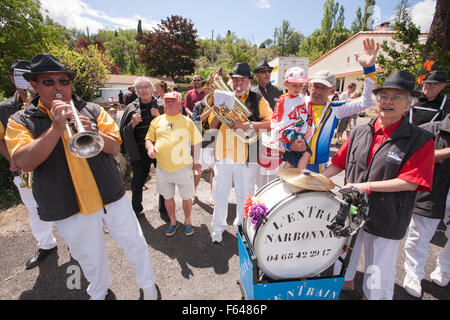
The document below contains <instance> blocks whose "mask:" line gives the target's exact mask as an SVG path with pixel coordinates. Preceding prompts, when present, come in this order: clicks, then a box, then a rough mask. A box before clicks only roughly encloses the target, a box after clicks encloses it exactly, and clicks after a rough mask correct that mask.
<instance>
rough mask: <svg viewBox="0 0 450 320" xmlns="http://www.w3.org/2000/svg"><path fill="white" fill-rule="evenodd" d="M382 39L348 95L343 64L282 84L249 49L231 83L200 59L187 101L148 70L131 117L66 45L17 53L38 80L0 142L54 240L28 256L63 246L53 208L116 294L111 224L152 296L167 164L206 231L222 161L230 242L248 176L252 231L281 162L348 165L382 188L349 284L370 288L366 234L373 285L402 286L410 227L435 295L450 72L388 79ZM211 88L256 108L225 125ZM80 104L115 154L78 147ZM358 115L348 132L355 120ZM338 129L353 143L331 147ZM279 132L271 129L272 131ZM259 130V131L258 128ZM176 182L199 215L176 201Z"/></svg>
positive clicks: (42, 240)
mask: <svg viewBox="0 0 450 320" xmlns="http://www.w3.org/2000/svg"><path fill="white" fill-rule="evenodd" d="M379 49H380V46H379V44H377V43H375V42H374V41H373V40H369V39H366V40H364V41H363V47H362V52H361V53H359V54H356V59H357V61H358V63H359V64H360V66H361V68H362V69H363V74H364V84H363V89H362V92H360V91H358V90H357V85H356V84H354V83H351V84H350V85H349V86H348V88H347V91H346V92H344V93H343V94H342V95H341V96H340V97H339V96H338V97H337V98H333V96H334V95H335V90H336V76H335V74H333V73H332V72H330V71H328V70H322V71H319V72H317V73H316V74H313V75H310V76H309V77H307V76H306V73H305V71H304V70H302V69H301V68H299V67H294V68H291V69H289V70H287V71H286V75H285V82H284V86H285V88H286V90H281V89H280V88H277V87H275V86H273V85H272V84H271V82H270V73H271V72H272V70H273V68H272V67H271V66H270V65H269V64H268V63H267V62H266V61H261V62H260V63H259V64H258V65H257V67H256V68H255V69H254V70H253V72H252V70H251V68H250V66H249V64H248V63H246V62H240V63H237V64H236V65H235V67H234V70H233V73H232V74H230V81H229V83H228V85H229V86H230V88H231V91H230V92H224V91H221V90H215V91H214V90H212V89H211V88H209V87H204V80H208V79H202V78H201V76H200V75H195V76H194V77H193V89H192V90H190V91H188V92H187V93H186V95H185V98H184V102H183V98H182V95H181V94H180V93H178V92H176V91H173V90H169V89H168V88H167V84H166V83H164V82H160V83H158V84H156V86H155V85H154V84H153V82H152V81H151V80H150V79H149V78H147V77H139V78H137V79H136V81H135V83H134V85H133V86H132V87H130V92H129V93H126V94H124V95H122V96H121V97H120V98H119V99H121V102H123V106H124V110H123V114H122V115H121V116H120V119H117V120H116V121H117V122H116V121H115V119H114V118H113V117H112V116H111V115H110V114H108V113H107V112H106V111H105V109H104V108H102V107H100V106H98V105H96V104H94V103H90V102H86V101H83V100H82V99H81V98H80V97H78V96H76V95H74V94H73V93H72V80H73V78H74V74H73V73H71V72H70V71H69V70H67V69H66V68H65V67H64V66H63V65H62V64H61V63H60V62H59V61H58V60H57V59H56V58H55V57H54V56H52V55H50V54H39V55H37V56H35V57H33V58H32V59H31V61H23V60H17V61H16V62H14V64H13V65H12V66H11V74H12V73H13V71H14V69H15V68H20V69H25V70H27V71H26V72H25V73H24V74H23V77H24V78H25V79H26V80H27V81H28V82H29V83H30V85H31V86H32V88H33V90H32V92H33V95H32V96H31V97H28V96H27V95H28V94H29V92H27V90H24V89H20V88H18V89H17V91H16V93H15V95H14V97H13V98H11V99H8V100H6V101H4V102H2V103H1V104H0V153H1V155H2V156H4V157H5V158H6V159H8V160H9V161H10V169H11V171H12V172H13V175H14V176H15V177H14V183H15V184H16V186H17V188H18V190H19V192H20V195H21V198H22V201H23V203H24V204H25V205H26V207H27V209H28V212H29V214H30V225H31V230H32V233H33V235H34V237H35V239H36V240H37V242H38V247H39V248H38V251H37V253H36V255H35V256H34V257H32V258H31V259H30V261H28V262H27V263H26V268H27V269H30V268H33V267H35V266H36V265H38V263H39V262H40V261H42V260H43V259H44V258H45V257H46V256H48V255H49V254H51V253H52V252H54V251H55V250H56V248H57V247H56V240H55V238H54V236H53V234H52V223H53V224H54V225H55V226H56V229H57V231H58V232H59V233H60V235H61V236H62V238H63V239H64V241H65V242H66V243H67V245H68V247H69V248H70V253H71V255H72V257H73V258H74V259H76V260H77V261H78V262H79V264H80V266H81V268H82V270H83V273H84V275H85V277H86V279H87V280H88V282H89V287H88V289H87V292H88V294H89V296H90V297H91V299H105V297H107V295H108V288H109V286H110V284H111V277H110V272H109V262H108V259H107V256H106V249H105V243H104V240H103V228H104V227H105V228H107V230H108V232H109V233H110V234H111V236H112V238H113V239H114V240H115V241H116V242H117V243H118V244H119V245H120V246H121V247H122V248H123V250H124V253H125V256H126V258H127V259H128V261H129V262H130V263H131V264H132V265H133V267H134V268H135V270H136V281H137V283H138V284H139V286H140V288H141V297H142V298H144V299H156V298H157V289H156V284H155V279H154V276H153V264H152V258H151V256H150V254H149V250H148V247H147V243H146V242H145V239H144V236H143V234H142V230H141V228H140V225H139V222H138V219H137V218H139V217H140V216H141V215H142V212H143V211H144V210H145V208H144V206H143V196H148V197H153V196H154V195H150V194H144V193H143V188H144V185H145V183H146V181H147V178H148V175H149V172H150V169H151V166H152V165H153V167H154V168H155V170H156V190H157V193H158V195H157V197H159V212H160V215H161V218H162V219H163V220H164V221H166V222H167V224H168V225H167V231H166V236H167V237H172V236H174V235H175V234H176V232H177V230H178V229H179V228H182V229H183V232H184V235H185V236H186V237H191V236H193V235H194V228H193V224H195V221H192V217H191V212H192V205H193V201H194V200H195V198H196V192H197V186H198V184H199V182H200V178H201V174H202V171H203V170H210V172H211V174H210V177H211V179H210V184H211V189H210V190H211V191H210V200H209V204H210V205H211V206H212V207H213V208H214V209H213V216H212V219H211V241H212V242H213V243H215V244H219V243H221V242H222V241H223V240H222V234H223V232H224V230H225V229H226V227H227V214H228V203H229V194H230V192H231V189H232V188H234V189H235V194H236V219H235V221H234V222H233V226H234V228H235V230H236V231H237V230H238V227H239V226H240V225H242V224H243V220H244V205H245V199H246V197H247V196H248V195H254V194H255V193H256V191H257V190H258V189H259V188H261V187H262V186H263V185H265V184H266V183H268V182H270V181H272V180H273V179H275V178H276V177H277V172H278V170H280V169H281V168H298V170H299V172H301V170H303V169H308V170H310V171H313V172H317V173H321V174H323V175H324V176H326V177H333V176H334V175H336V174H338V173H339V172H341V171H344V170H345V183H346V187H350V186H352V187H355V188H357V189H358V190H360V191H361V192H364V193H366V194H367V195H368V199H369V218H368V221H367V223H366V224H365V225H364V227H363V228H362V229H361V230H360V231H359V233H358V237H357V240H356V244H355V247H354V249H353V253H352V256H351V259H350V262H349V267H348V270H347V273H346V276H345V280H346V281H345V283H344V289H347V290H352V289H354V276H355V272H356V269H357V266H358V263H359V260H360V257H361V251H362V248H363V247H364V250H365V251H364V253H365V254H364V259H365V265H366V267H365V275H366V277H365V279H364V284H363V292H364V298H365V299H387V300H390V299H392V298H393V288H394V283H395V273H396V259H397V256H398V251H399V242H400V240H401V239H402V238H403V237H405V236H406V237H407V240H406V244H405V248H404V249H405V253H406V260H405V270H406V277H405V279H404V283H403V285H404V287H405V289H406V291H407V292H408V293H409V294H411V295H412V296H415V297H420V296H421V295H422V290H421V284H420V281H421V280H422V279H423V278H424V265H425V262H426V259H427V251H428V245H429V242H430V240H431V238H432V236H433V234H434V232H435V230H436V228H437V226H438V224H439V222H440V221H442V220H444V221H445V222H447V221H448V220H449V210H450V200H449V196H448V191H449V187H450V171H449V170H450V160H449V159H450V102H449V101H448V100H447V97H446V96H445V95H444V94H443V93H442V92H443V90H444V89H445V88H446V85H447V82H448V74H447V72H445V71H434V72H432V73H431V74H430V76H429V77H428V79H427V80H425V84H424V86H423V89H422V92H417V91H415V83H416V81H415V78H414V76H413V75H412V74H411V73H409V72H407V71H403V70H399V71H395V72H393V73H392V74H390V75H389V76H388V77H387V78H386V80H385V81H384V83H383V85H382V86H378V83H377V82H378V78H377V74H376V68H375V65H374V64H375V59H376V57H377V54H378V51H379ZM254 78H256V79H257V81H258V84H257V85H256V86H253V85H252V83H253V79H254ZM11 81H13V83H14V78H13V77H11ZM211 96H212V97H214V100H216V99H218V100H220V101H224V105H225V106H228V107H231V108H232V107H233V105H234V103H235V100H240V102H241V103H242V104H243V105H244V106H245V107H246V108H247V109H248V110H249V114H250V115H249V116H248V117H241V116H236V117H234V118H233V120H232V121H231V122H230V123H228V124H226V125H225V124H224V123H223V122H222V121H221V119H220V118H218V117H217V115H216V114H215V113H214V112H211V108H212V106H211V105H207V104H209V103H210V102H208V101H210V100H208V99H206V98H208V97H211ZM205 97H206V98H205ZM230 97H231V98H230ZM230 99H231V100H230ZM71 104H73V105H74V107H75V108H76V109H77V112H78V114H79V118H80V120H81V123H82V125H83V126H84V128H85V129H86V130H87V131H95V132H97V133H98V134H99V136H100V137H101V138H102V140H103V141H104V146H103V149H102V152H101V153H100V154H98V155H96V156H94V157H91V158H79V157H76V156H74V155H73V154H71V152H70V148H69V144H70V143H69V136H68V133H67V130H66V127H67V126H66V123H67V121H69V123H73V122H74V118H75V116H74V114H73V112H74V111H73V108H72V107H71ZM121 104H122V103H121ZM370 107H375V108H376V110H377V113H378V115H377V117H375V118H374V119H372V120H371V121H370V122H369V123H367V124H363V125H360V126H357V125H356V119H357V115H358V113H359V112H361V111H363V110H366V109H367V108H370ZM352 120H353V121H354V122H353V125H352V126H351V127H352V129H351V131H349V132H347V140H345V142H344V141H343V140H342V139H343V133H344V131H346V130H347V128H348V127H349V124H350V123H351V122H352ZM336 129H337V132H336ZM73 130H77V128H75V127H74V128H73ZM335 132H336V134H337V143H338V144H339V145H340V144H342V147H341V148H340V149H339V151H338V152H337V153H336V154H335V155H334V156H333V157H332V159H331V163H329V160H330V148H331V143H332V138H333V136H334V134H335ZM242 133H244V134H242ZM263 135H267V136H268V141H269V143H266V144H262V143H261V141H262V139H263V138H262V137H263ZM248 137H252V138H255V139H251V140H248V141H246V140H245V139H247V138H248ZM120 152H121V153H123V154H126V156H127V157H128V159H129V161H130V163H131V168H132V179H131V199H129V198H128V196H127V195H126V193H125V187H124V182H123V179H122V173H121V171H120V169H119V166H118V165H117V162H116V160H115V157H116V156H117V155H118V154H119V153H120ZM19 172H33V182H32V188H31V189H30V188H27V187H22V186H20V177H19ZM176 189H178V192H179V195H180V197H181V199H182V208H183V214H184V223H180V222H179V221H178V220H177V216H176V210H175V208H176V203H175V192H176ZM55 194H58V197H55ZM447 223H448V222H447ZM449 229H450V228H447V237H448V236H449V231H448V230H449ZM374 265H376V266H378V267H379V268H380V271H381V272H380V273H379V274H380V277H381V279H380V284H381V285H380V286H378V287H377V286H371V285H368V282H369V280H370V279H368V278H369V276H370V273H369V272H368V268H369V267H371V266H374ZM336 267H338V266H337V265H336ZM449 277H450V245H449V242H448V241H447V244H446V246H445V248H444V250H443V252H442V254H441V255H440V257H439V259H438V261H437V267H436V270H435V271H434V272H433V273H432V274H431V278H432V280H433V281H434V282H435V283H436V284H438V285H440V286H447V285H448V283H449Z"/></svg>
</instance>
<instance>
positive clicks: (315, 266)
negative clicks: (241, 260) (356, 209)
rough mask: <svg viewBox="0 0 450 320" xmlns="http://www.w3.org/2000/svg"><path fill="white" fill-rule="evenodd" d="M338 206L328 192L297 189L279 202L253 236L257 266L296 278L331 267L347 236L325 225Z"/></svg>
mask: <svg viewBox="0 0 450 320" xmlns="http://www.w3.org/2000/svg"><path fill="white" fill-rule="evenodd" d="M338 209H339V202H338V201H337V200H336V199H335V198H334V196H333V194H332V193H330V192H304V193H298V194H295V195H292V196H289V197H287V198H286V199H285V200H284V201H281V202H279V203H278V204H277V205H276V206H275V207H273V208H272V209H271V211H270V212H269V214H268V215H267V216H266V218H267V220H266V221H264V222H262V223H261V224H260V226H259V228H258V229H257V230H256V234H255V236H254V239H253V251H254V253H255V255H256V257H257V259H258V266H259V267H260V269H261V270H262V271H263V272H264V273H265V274H266V275H267V276H268V277H270V278H272V279H295V278H306V277H312V276H314V275H317V274H318V273H320V272H322V271H324V270H326V269H327V268H328V267H330V266H331V265H332V264H333V263H334V262H335V261H336V260H337V258H338V257H339V255H340V254H341V253H342V248H343V247H344V245H345V242H346V240H347V238H337V237H335V236H334V235H333V233H332V232H331V231H330V230H329V229H328V228H327V227H326V226H327V225H330V224H331V223H332V220H333V218H334V217H335V216H336V214H337V212H338Z"/></svg>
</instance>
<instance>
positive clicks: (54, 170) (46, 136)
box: [5, 54, 157, 300]
mask: <svg viewBox="0 0 450 320" xmlns="http://www.w3.org/2000/svg"><path fill="white" fill-rule="evenodd" d="M74 76H75V75H74V74H73V73H71V72H69V71H67V70H66V69H65V67H64V66H63V65H62V64H61V63H60V62H59V61H58V60H57V59H56V58H55V57H54V56H52V55H50V54H39V55H37V56H35V57H34V58H33V59H32V60H31V72H27V73H24V78H25V79H26V80H28V81H29V82H30V84H31V85H32V86H33V88H34V90H35V91H36V92H37V93H38V94H39V96H38V97H36V98H35V99H33V100H32V101H31V103H30V104H29V105H28V107H27V108H26V109H25V110H22V111H20V112H18V113H16V114H14V115H13V116H12V117H11V118H10V120H9V122H8V128H7V131H6V136H5V141H6V144H7V147H8V150H9V153H10V154H11V157H12V161H14V163H15V164H16V165H17V167H19V168H20V169H22V170H26V171H34V181H33V194H34V196H35V199H36V202H37V203H38V213H39V217H40V218H41V219H42V220H44V221H54V222H55V225H56V228H57V230H58V232H59V233H60V234H61V236H62V237H63V238H64V240H65V241H66V242H67V244H68V246H69V248H70V253H71V255H72V257H73V258H74V259H76V260H77V261H78V262H79V264H80V266H81V268H82V270H83V273H84V275H85V277H86V279H87V280H88V282H89V283H90V284H89V287H88V289H87V293H88V294H89V296H90V297H91V299H95V300H100V299H105V297H106V295H107V292H108V287H109V286H110V284H111V278H110V272H109V264H108V258H107V255H106V248H105V243H104V239H103V226H105V227H106V228H107V229H108V231H109V233H110V235H111V236H112V237H113V239H114V240H115V241H116V242H117V243H118V244H119V245H120V246H121V247H122V249H123V250H124V253H125V255H126V257H127V259H128V261H129V262H130V263H131V264H132V265H133V266H134V267H135V269H136V280H137V282H138V284H139V285H140V287H141V288H142V289H143V290H142V291H143V298H144V299H156V298H157V290H156V286H155V281H154V278H153V267H152V260H151V257H150V254H149V252H148V248H147V244H146V242H145V239H144V237H143V234H142V230H141V228H140V226H139V224H138V222H137V219H136V216H135V215H134V212H133V209H132V207H131V203H130V201H129V200H128V197H127V196H126V194H125V188H124V185H123V182H122V177H121V174H120V171H119V168H118V165H117V163H116V162H115V160H114V156H115V155H117V154H118V152H119V149H120V143H121V139H120V135H119V129H118V127H117V125H116V123H115V122H114V120H113V119H112V118H111V117H110V116H109V115H108V114H107V113H106V111H105V110H104V109H103V108H101V107H100V106H98V105H96V104H92V103H86V102H85V101H83V100H82V99H81V98H79V97H77V96H75V95H72V89H71V85H72V80H73V78H74ZM58 95H60V96H61V97H62V98H61V100H59V99H57V96H58ZM71 101H73V104H74V106H75V108H76V110H77V112H78V113H79V114H80V115H79V119H80V120H81V125H82V126H84V129H85V130H86V131H97V132H98V134H99V135H100V137H101V138H102V139H103V140H104V145H103V149H102V152H100V153H99V154H97V155H96V156H93V157H91V158H89V159H83V158H78V157H76V156H74V155H73V154H72V153H71V152H69V148H68V142H69V135H68V132H67V130H66V121H67V119H70V118H72V117H73V116H74V115H73V111H72V110H73V109H72V108H71V107H70V105H69V103H71ZM78 122H79V121H78ZM77 129H78V130H80V129H81V128H77Z"/></svg>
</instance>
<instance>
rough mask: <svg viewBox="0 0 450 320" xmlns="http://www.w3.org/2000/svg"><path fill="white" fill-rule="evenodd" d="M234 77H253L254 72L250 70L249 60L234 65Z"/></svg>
mask: <svg viewBox="0 0 450 320" xmlns="http://www.w3.org/2000/svg"><path fill="white" fill-rule="evenodd" d="M231 77H232V78H238V77H248V78H253V76H252V73H251V72H250V66H249V65H248V63H247V62H238V63H236V64H235V65H234V71H233V74H232V75H231Z"/></svg>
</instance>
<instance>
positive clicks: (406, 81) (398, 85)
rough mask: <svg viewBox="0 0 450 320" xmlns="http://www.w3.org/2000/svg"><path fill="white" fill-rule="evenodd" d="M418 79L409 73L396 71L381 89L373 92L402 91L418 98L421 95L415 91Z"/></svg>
mask: <svg viewBox="0 0 450 320" xmlns="http://www.w3.org/2000/svg"><path fill="white" fill-rule="evenodd" d="M415 85H416V78H415V77H414V75H413V74H412V73H409V72H408V71H394V72H392V73H391V74H390V75H389V76H388V77H387V78H386V79H385V80H384V83H383V85H382V86H381V87H380V88H377V89H375V90H372V92H373V94H375V95H376V94H377V93H378V92H379V91H380V90H382V89H400V90H405V91H408V92H409V93H410V94H411V95H412V96H414V97H417V96H418V95H419V94H420V93H419V92H417V91H415V90H414V87H415Z"/></svg>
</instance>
